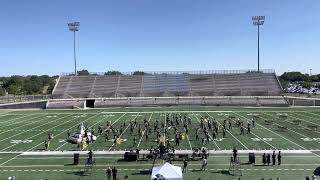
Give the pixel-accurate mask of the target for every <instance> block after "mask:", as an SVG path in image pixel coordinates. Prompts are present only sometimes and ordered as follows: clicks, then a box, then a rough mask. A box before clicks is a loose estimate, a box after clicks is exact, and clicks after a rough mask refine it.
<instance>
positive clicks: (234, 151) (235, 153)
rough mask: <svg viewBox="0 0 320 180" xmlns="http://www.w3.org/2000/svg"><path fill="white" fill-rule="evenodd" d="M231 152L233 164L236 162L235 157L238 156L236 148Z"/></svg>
mask: <svg viewBox="0 0 320 180" xmlns="http://www.w3.org/2000/svg"><path fill="white" fill-rule="evenodd" d="M232 152H233V161H234V162H237V155H238V150H237V148H235V147H234V148H233V150H232Z"/></svg>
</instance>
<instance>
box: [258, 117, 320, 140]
mask: <svg viewBox="0 0 320 180" xmlns="http://www.w3.org/2000/svg"><path fill="white" fill-rule="evenodd" d="M264 114H266V115H268V116H271V117H273V118H276V116H273V115H270V114H267V113H264ZM261 118H262V119H265V118H263V117H261ZM283 120H284V121H286V122H288V123H291V124H292V122H290V121H288V120H285V119H283ZM274 123H275V122H274ZM275 124H276V125H278V126H281V125H280V124H278V123H275ZM299 126H302V125H299ZM302 127H304V126H302ZM304 128H306V127H304ZM288 130H289V131H292V132H294V133H296V134H299V135H300V136H302V137H305V138H310V137H308V136H306V135H304V134H301V133H299V132H297V131H294V130H292V129H291V128H288ZM316 142H317V143H320V142H319V140H317V141H316Z"/></svg>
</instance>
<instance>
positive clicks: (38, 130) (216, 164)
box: [0, 107, 320, 180]
mask: <svg viewBox="0 0 320 180" xmlns="http://www.w3.org/2000/svg"><path fill="white" fill-rule="evenodd" d="M172 114H177V115H182V116H184V115H186V116H187V117H190V118H191V124H190V126H189V133H188V134H187V136H186V138H185V140H182V141H181V142H180V145H179V146H175V149H177V150H180V149H181V150H192V149H194V148H199V147H202V146H206V147H208V148H209V149H210V150H212V151H210V152H212V154H211V155H210V157H209V160H208V162H209V165H208V171H205V172H202V171H198V169H200V166H201V165H200V164H201V162H200V161H192V162H190V163H189V166H188V172H187V173H185V174H184V179H197V178H201V179H238V176H232V175H230V174H229V172H228V169H229V159H230V155H231V149H233V148H234V147H237V148H238V149H239V150H240V153H241V150H248V151H259V152H264V151H266V152H267V150H277V151H278V150H282V151H283V152H284V154H283V164H282V165H280V166H278V165H276V166H262V165H261V157H260V156H261V155H260V154H259V155H257V160H256V165H247V164H245V163H246V162H247V161H248V155H247V154H246V153H244V154H241V162H242V163H244V165H242V170H243V171H242V172H243V176H242V177H241V179H261V178H265V179H266V178H268V179H269V178H273V179H275V178H277V177H280V178H281V179H304V177H305V176H311V174H312V172H313V170H314V169H315V168H316V167H318V165H320V146H319V145H320V134H319V133H320V131H319V128H320V127H318V126H319V119H320V110H319V109H316V108H310V109H309V108H224V107H195V108H191V107H186V108H181V107H179V108H177V107H174V108H113V109H92V110H29V111H23V110H19V111H10V110H6V111H0V179H6V178H7V177H8V176H13V175H15V176H16V177H17V179H30V180H31V179H41V178H47V179H54V180H57V179H106V177H105V169H106V168H107V167H108V166H111V167H113V166H116V167H117V168H118V169H119V179H123V177H124V176H125V175H128V177H129V178H128V179H134V180H136V179H137V180H138V179H150V175H149V174H146V173H145V171H146V170H147V169H150V167H151V166H152V161H147V160H141V161H137V162H123V161H121V159H122V158H123V156H122V155H120V154H117V151H120V150H129V149H136V148H139V149H143V150H147V149H149V148H150V147H151V146H153V147H156V146H157V145H158V143H157V142H156V141H155V139H156V132H154V131H153V130H152V131H151V132H150V134H149V139H148V140H146V139H145V136H144V134H145V130H144V126H143V121H144V120H147V121H149V122H150V124H151V127H153V124H154V122H155V121H156V120H158V121H159V123H160V124H161V123H164V124H165V117H166V115H169V116H171V115H172ZM281 115H283V116H281ZM253 116H256V117H257V118H255V121H256V125H255V127H254V128H252V129H251V134H246V130H245V134H244V135H240V128H239V127H238V126H237V125H236V120H237V119H239V120H241V121H243V122H244V127H246V125H247V123H251V120H252V118H253ZM201 117H203V118H205V117H208V118H212V119H213V118H214V119H215V120H216V121H217V124H218V125H221V124H223V121H224V120H230V121H231V123H232V129H231V130H227V132H226V136H225V138H222V130H221V129H220V130H219V134H218V136H217V139H216V140H214V141H212V139H211V137H210V141H209V143H208V144H205V145H203V144H202V142H201V139H202V137H204V134H203V133H202V132H200V133H199V138H200V139H199V140H196V138H195V131H196V129H198V128H199V127H200V119H201ZM233 117H234V119H233ZM134 119H136V120H137V121H138V124H141V128H142V131H143V133H142V134H143V136H141V137H139V136H138V129H137V128H135V129H134V131H133V132H132V133H131V132H130V128H129V127H130V126H129V125H130V124H129V123H130V121H131V120H134ZM108 121H110V122H111V123H112V125H113V127H114V128H116V129H118V130H120V129H122V130H123V133H122V134H121V135H120V138H121V139H122V140H123V143H121V144H120V145H117V144H114V143H113V141H112V140H110V141H107V142H105V138H104V134H101V135H99V134H98V133H97V132H98V130H97V128H98V126H102V127H104V128H105V127H106V124H107V122H108ZM81 123H83V124H85V125H86V126H87V127H89V129H93V130H94V131H95V134H97V136H98V139H97V141H95V142H94V143H93V144H90V145H89V147H88V148H87V149H85V150H88V149H92V150H94V151H99V152H107V151H112V152H114V153H115V155H107V153H106V154H104V153H102V154H97V155H96V157H95V158H96V167H94V168H93V169H92V170H90V171H89V172H84V161H85V158H86V156H85V155H81V165H79V166H72V165H70V164H71V163H72V162H73V159H72V157H73V155H72V153H69V154H68V153H67V152H70V151H76V150H79V149H78V147H77V145H74V144H70V143H68V142H66V138H67V132H68V130H69V131H70V132H71V134H72V133H73V132H75V131H76V130H77V128H78V126H79V124H81ZM124 123H125V124H124ZM121 126H122V128H121ZM165 127H166V128H167V125H166V124H165ZM177 128H178V131H180V132H182V131H183V127H182V126H178V127H177ZM211 132H212V131H210V130H209V134H210V135H211V134H212V133H211ZM48 133H52V134H53V137H54V138H53V140H52V141H51V143H50V147H49V150H48V152H51V153H52V154H51V155H48V154H46V155H45V154H44V153H43V152H44V150H43V149H44V141H45V140H46V139H47V137H48ZM134 134H136V135H137V144H136V145H134V143H133V135H134ZM167 136H169V139H175V133H174V130H173V128H169V130H168V134H167ZM110 138H112V137H111V136H110ZM166 138H168V137H166ZM172 144H173V145H175V143H174V142H172ZM62 151H63V153H60V154H59V152H62ZM215 152H217V153H215ZM245 152H247V151H245ZM268 152H269V151H268ZM156 163H157V164H162V163H163V161H162V160H161V161H160V160H159V161H157V162H156ZM173 164H176V165H182V162H181V161H174V162H173Z"/></svg>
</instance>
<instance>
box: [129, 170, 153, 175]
mask: <svg viewBox="0 0 320 180" xmlns="http://www.w3.org/2000/svg"><path fill="white" fill-rule="evenodd" d="M148 174H151V170H144V171H139V172H137V173H132V175H148Z"/></svg>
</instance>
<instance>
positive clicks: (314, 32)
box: [0, 0, 320, 75]
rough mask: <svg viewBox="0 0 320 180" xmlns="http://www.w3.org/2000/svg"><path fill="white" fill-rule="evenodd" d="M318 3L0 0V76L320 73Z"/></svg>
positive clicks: (290, 0)
mask: <svg viewBox="0 0 320 180" xmlns="http://www.w3.org/2000/svg"><path fill="white" fill-rule="evenodd" d="M319 9H320V1H319V0H307V1H303V0H197V1H196V0H113V1H110V0H95V1H85V0H53V1H44V0H1V2H0V22H1V28H0V52H1V53H0V60H1V70H0V75H13V74H20V75H27V74H39V75H40V74H50V75H54V74H59V73H60V72H72V71H73V68H74V67H73V34H72V33H71V32H70V31H69V30H68V27H67V23H68V22H70V21H80V23H81V26H80V31H79V33H78V34H77V38H76V40H77V60H78V69H88V70H89V71H92V72H105V71H108V70H119V71H123V72H128V71H135V70H142V71H181V70H182V71H183V70H187V71H189V70H225V69H254V68H256V67H257V62H256V61H257V27H255V26H253V25H252V20H251V16H253V15H265V16H266V21H265V24H264V25H263V27H261V31H260V32H261V44H260V47H261V51H260V52H261V56H260V60H261V66H260V67H261V68H262V69H275V70H276V72H277V73H278V74H280V73H282V72H284V71H302V72H305V73H309V70H310V69H312V73H313V74H315V73H320V60H319V57H320V56H319V55H320V23H319V22H320V10H319Z"/></svg>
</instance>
